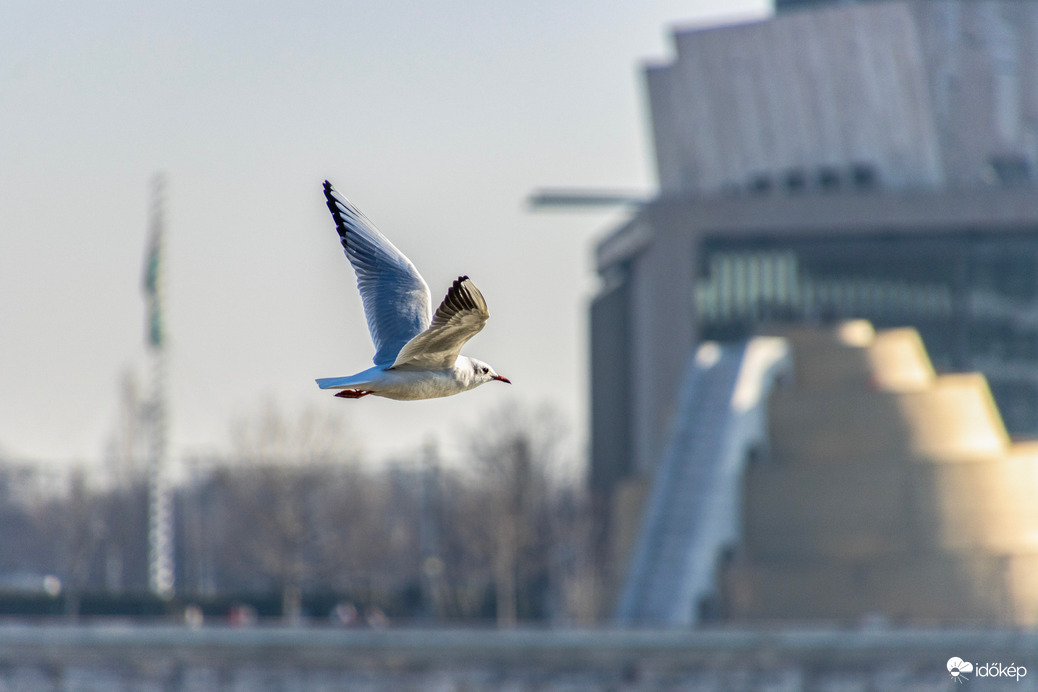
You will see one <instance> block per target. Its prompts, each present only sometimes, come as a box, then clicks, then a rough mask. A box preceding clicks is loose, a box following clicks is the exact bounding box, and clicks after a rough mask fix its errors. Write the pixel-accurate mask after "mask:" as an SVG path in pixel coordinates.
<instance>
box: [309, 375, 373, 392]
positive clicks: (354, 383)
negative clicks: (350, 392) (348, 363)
mask: <svg viewBox="0 0 1038 692" xmlns="http://www.w3.org/2000/svg"><path fill="white" fill-rule="evenodd" d="M370 382H371V378H369V377H365V376H361V375H350V376H349V377H321V378H318V379H317V386H318V387H320V388H321V389H351V388H356V387H359V386H361V385H365V384H368V383H370Z"/></svg>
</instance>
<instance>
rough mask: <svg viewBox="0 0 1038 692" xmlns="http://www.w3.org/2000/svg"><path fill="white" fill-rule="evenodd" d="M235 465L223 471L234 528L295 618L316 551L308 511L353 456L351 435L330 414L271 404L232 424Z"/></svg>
mask: <svg viewBox="0 0 1038 692" xmlns="http://www.w3.org/2000/svg"><path fill="white" fill-rule="evenodd" d="M233 441H234V442H233V444H234V459H235V468H233V469H232V470H231V471H229V472H228V473H227V474H225V475H224V477H223V478H224V480H225V481H226V483H227V489H228V490H229V491H230V492H231V493H232V494H233V496H234V498H235V505H234V506H235V509H236V511H238V512H239V515H238V517H237V519H238V521H244V522H246V523H247V525H248V526H249V527H250V528H251V530H249V531H243V532H240V533H237V535H238V536H239V537H240V539H241V540H242V541H243V542H244V545H242V546H241V547H242V548H244V552H245V555H246V556H247V559H248V560H249V561H250V562H252V564H253V565H254V566H255V567H256V568H257V569H259V570H260V571H261V572H263V573H265V574H267V575H269V576H271V577H273V579H274V580H275V581H276V582H277V584H278V586H279V588H280V590H281V596H282V613H283V614H284V617H285V618H286V619H287V620H291V621H294V620H297V619H298V618H299V616H300V613H301V603H302V591H303V587H304V585H305V582H306V580H307V579H309V578H311V577H312V575H313V572H314V571H315V570H314V568H313V560H312V559H311V558H312V554H313V553H315V552H318V548H317V545H316V540H315V538H316V537H315V531H314V522H313V517H314V513H315V512H316V511H317V508H318V507H319V506H320V505H322V504H323V501H322V498H320V497H319V496H320V495H322V494H323V492H324V491H325V489H326V488H327V486H328V485H329V483H330V482H332V483H334V481H335V479H336V477H337V476H339V475H343V474H344V472H345V470H346V469H347V468H348V467H350V466H352V465H354V464H355V463H356V462H357V461H358V460H359V456H360V454H359V451H358V449H357V445H356V438H355V437H354V436H353V435H352V434H351V432H350V431H349V430H348V429H347V428H345V426H344V424H343V421H342V420H341V419H339V418H336V417H331V416H321V415H320V414H318V413H317V412H316V410H314V409H308V410H306V411H304V412H302V413H301V414H300V415H299V416H298V417H296V418H294V419H290V418H288V417H286V416H285V415H284V414H283V413H282V412H281V411H280V410H279V409H278V408H277V407H276V406H275V405H274V404H273V403H268V404H267V405H266V407H265V408H264V410H263V411H262V412H261V413H260V414H259V415H258V416H254V417H251V418H242V419H238V421H236V422H235V424H234V427H233Z"/></svg>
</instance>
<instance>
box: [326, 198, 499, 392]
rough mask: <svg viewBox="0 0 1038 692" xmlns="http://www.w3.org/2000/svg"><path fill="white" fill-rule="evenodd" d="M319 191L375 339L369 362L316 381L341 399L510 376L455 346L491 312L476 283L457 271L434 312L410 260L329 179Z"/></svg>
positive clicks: (455, 387)
mask: <svg viewBox="0 0 1038 692" xmlns="http://www.w3.org/2000/svg"><path fill="white" fill-rule="evenodd" d="M324 196H325V198H326V199H327V200H328V209H329V210H330V211H331V212H332V218H334V219H335V227H336V229H337V230H338V231H339V238H341V239H342V246H343V248H344V249H345V250H346V257H348V258H349V260H350V264H352V265H353V270H354V271H355V272H356V273H357V288H359V289H360V297H361V300H362V301H363V302H364V315H365V316H366V317H367V320H368V331H370V332H371V340H372V341H374V342H375V359H374V360H375V367H373V368H368V369H367V370H365V371H364V372H359V373H357V374H356V375H350V376H348V377H323V378H321V379H319V380H317V384H318V386H319V387H320V388H321V389H338V390H340V391H339V392H338V393H337V394H336V395H335V396H338V397H342V398H344V399H359V398H361V397H362V396H367V395H368V394H374V395H375V396H383V397H386V398H387V399H404V400H409V399H433V398H435V397H441V396H451V395H452V394H460V393H461V392H464V391H466V390H469V389H474V388H476V387H478V386H479V385H481V384H483V383H485V382H490V381H491V380H497V381H498V382H507V383H509V384H511V381H510V380H509V379H508V378H507V377H502V376H501V375H498V374H497V373H496V372H494V369H493V368H492V367H490V366H489V365H487V364H486V363H484V362H483V361H481V360H476V359H475V358H469V357H468V356H463V355H461V347H462V346H464V345H465V342H466V341H468V340H469V339H471V338H472V337H474V336H475V335H476V334H478V333H479V331H480V330H481V329H483V325H484V324H486V322H487V319H488V318H489V317H490V313H489V312H487V303H486V301H485V300H483V294H481V293H480V292H479V289H478V288H476V284H474V283H472V280H471V279H469V277H467V276H460V277H458V279H457V280H456V281H455V282H454V283H453V284H452V285H451V287H450V288H449V289H447V296H446V297H445V298H444V299H443V302H442V303H440V307H438V308H436V313H435V314H434V313H433V311H432V303H431V297H430V295H429V286H428V284H426V283H425V279H423V278H422V275H421V274H419V273H418V270H417V269H415V268H414V264H412V263H411V260H409V259H407V257H405V256H404V253H402V252H400V251H399V250H397V249H396V246H394V245H393V243H391V242H389V240H388V239H387V238H386V237H385V236H384V235H382V234H381V233H379V231H378V229H377V228H375V224H373V223H371V221H369V220H368V217H366V216H364V214H362V213H361V211H360V210H359V209H357V207H355V206H353V204H352V203H351V202H350V201H349V200H348V199H346V198H345V197H342V196H340V195H339V194H338V193H337V192H336V191H335V190H334V189H333V188H332V184H331V183H329V182H328V181H327V180H326V181H324Z"/></svg>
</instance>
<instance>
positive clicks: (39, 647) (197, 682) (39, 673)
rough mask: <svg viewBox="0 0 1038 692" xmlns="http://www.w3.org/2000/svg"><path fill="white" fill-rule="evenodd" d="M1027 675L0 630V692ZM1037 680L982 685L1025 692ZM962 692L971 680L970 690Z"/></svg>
mask: <svg viewBox="0 0 1038 692" xmlns="http://www.w3.org/2000/svg"><path fill="white" fill-rule="evenodd" d="M951 656H959V657H961V658H963V659H965V660H968V661H971V662H975V664H976V665H980V664H982V663H985V662H991V663H995V662H999V663H1001V664H1002V665H1003V666H1009V665H1010V664H1011V663H1014V662H1015V663H1016V664H1017V665H1024V666H1029V665H1031V664H1032V662H1034V661H1038V637H1036V636H1035V634H1034V633H1033V632H1014V631H1000V630H988V631H976V630H973V631H957V630H940V631H935V630H905V631H896V630H894V631H875V630H874V631H848V630H836V629H814V630H803V629H801V630H766V631H751V630H738V629H730V630H723V631H713V632H711V631H705V632H689V631H670V632H666V631H664V632H660V631H655V632H652V631H605V630H601V631H586V630H576V631H573V630H549V631H543V630H529V631H526V630H517V631H509V632H495V631H493V630H449V629H448V630H442V629H429V630H387V631H356V630H353V631H350V630H334V629H303V628H254V629H246V630H229V629H223V628H202V629H196V630H192V629H187V628H184V627H163V626H152V627H129V626H94V627H62V626H38V625H37V626H12V625H5V626H0V689H5V690H16V691H17V692H59V691H66V690H77V691H79V692H88V691H89V692H95V691H96V692H137V691H139V690H164V691H166V692H189V691H191V692H193V691H196V690H197V691H199V692H203V691H204V692H232V691H233V692H289V691H291V692H304V691H305V692H317V691H328V692H331V691H332V690H372V691H374V690H392V691H393V692H411V691H414V692H419V691H422V692H424V691H425V690H468V691H469V692H482V691H484V690H486V691H489V690H533V689H536V690H543V691H544V692H555V691H562V690H567V691H570V692H572V691H573V690H625V691H627V692H641V691H643V690H644V691H649V690H651V691H652V692H658V691H660V690H716V691H717V692H721V691H722V690H723V691H724V692H750V691H754V690H765V689H766V690H772V691H773V692H836V691H845V690H848V689H855V690H858V689H868V690H875V691H876V692H888V691H889V692H895V691H896V692H902V691H903V690H939V689H950V687H949V686H950V685H954V682H953V681H952V679H951V678H950V676H949V675H948V671H947V668H946V663H947V661H948V659H949V657H951ZM1034 675H1038V671H1035V670H1028V671H1027V674H1026V676H1025V677H1023V678H1022V679H1021V680H1020V681H1019V682H1018V681H1017V680H1016V679H1015V678H1008V679H1006V678H1004V677H1003V678H1000V679H987V680H983V681H982V683H983V688H984V689H985V690H995V691H998V690H1019V689H1031V688H1032V685H1031V684H1029V683H1030V681H1031V680H1033V676H1034ZM970 682H971V684H980V682H975V681H974V680H971V681H970Z"/></svg>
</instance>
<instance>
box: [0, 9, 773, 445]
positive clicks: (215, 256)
mask: <svg viewBox="0 0 1038 692" xmlns="http://www.w3.org/2000/svg"><path fill="white" fill-rule="evenodd" d="M768 4H769V3H767V2H764V1H762V0H739V1H733V2H723V1H720V0H715V1H708V0H702V1H692V0H689V1H686V2H677V1H659V2H618V1H615V0H607V1H605V2H601V1H600V2H590V1H589V0H579V1H574V2H563V3H560V2H557V1H556V2H542V1H540V0H535V1H533V2H525V3H488V2H486V1H485V0H479V1H476V0H455V1H454V2H451V3H435V4H433V3H422V2H414V1H413V0H410V1H409V2H399V1H397V0H390V1H383V2H313V3H295V4H284V3H270V2H260V3H256V2H249V3H244V2H237V1H234V2H216V3H214V2H209V1H206V2H198V1H196V0H191V1H188V2H179V3H155V2H147V3H141V2H127V1H124V0H115V1H112V2H103V3H77V2H52V1H49V0H42V1H41V2H32V3H14V4H12V3H8V6H7V7H5V8H4V9H2V10H0V238H2V239H3V240H2V243H3V245H2V248H3V252H2V253H0V456H6V457H11V458H16V459H20V460H32V459H40V460H45V461H57V462H63V461H71V460H93V459H100V458H101V457H102V455H103V452H104V447H105V441H106V439H108V438H109V437H110V435H111V433H112V431H113V430H114V428H115V426H116V420H117V416H118V410H119V403H118V401H119V381H120V378H121V374H122V372H123V371H124V370H126V369H132V370H134V371H135V372H137V373H138V375H139V378H140V379H141V381H142V384H143V383H147V381H148V370H147V359H146V353H145V346H144V317H145V311H144V302H143V297H142V293H141V272H142V266H141V265H142V260H143V257H144V250H145V243H146V233H147V221H148V202H149V200H148V194H149V189H150V181H151V179H152V177H153V176H154V174H155V173H157V172H160V171H161V172H163V173H164V174H165V175H166V177H167V181H168V200H167V207H168V214H167V235H166V248H167V254H166V257H165V259H166V265H165V266H166V286H167V289H168V310H167V320H166V322H167V328H168V335H169V348H170V408H171V428H170V435H171V443H172V450H173V454H174V455H175V456H180V455H185V454H186V455H192V454H204V453H210V452H220V451H222V450H225V449H227V447H228V444H229V437H230V433H229V430H230V425H231V421H232V420H233V419H234V418H236V417H242V416H248V415H249V414H250V412H256V411H259V410H260V408H261V407H262V405H263V403H264V402H265V401H267V400H274V401H276V402H278V404H279V406H280V407H281V408H282V409H283V410H285V411H286V412H289V413H291V412H293V411H298V410H302V409H304V408H306V407H310V406H313V407H316V408H317V410H318V411H321V412H329V411H331V412H341V414H342V416H343V421H344V424H343V429H344V431H346V430H348V431H350V434H352V435H355V436H356V437H357V444H358V445H359V446H360V447H362V448H363V449H364V450H365V452H366V454H367V456H368V457H370V458H387V457H390V456H393V455H404V454H410V453H412V452H413V451H414V450H415V449H416V448H417V447H418V446H420V445H421V443H422V441H423V440H425V439H428V438H430V437H432V438H435V439H437V440H438V441H439V442H440V444H441V446H443V447H444V448H445V449H446V450H447V452H448V453H449V450H450V446H451V444H452V440H453V439H454V437H455V436H456V435H455V433H456V432H457V431H458V430H459V429H462V428H464V427H467V426H470V425H472V424H473V423H474V422H476V421H479V420H480V418H481V416H482V415H483V414H484V413H485V412H486V411H487V410H488V409H491V408H494V407H496V406H497V405H498V404H500V403H501V402H504V401H506V400H510V399H517V400H519V401H520V402H529V403H531V404H540V403H544V402H550V403H552V404H553V405H555V406H556V407H558V408H559V409H560V410H561V411H562V412H563V414H564V415H565V416H567V417H568V419H569V424H570V426H571V428H572V430H573V441H574V444H575V445H577V446H582V445H583V444H584V443H585V441H586V436H587V432H586V426H587V396H588V395H587V376H588V372H587V371H588V361H587V328H586V327H587V320H588V317H587V308H588V302H589V300H590V298H591V296H592V295H594V291H595V285H596V278H595V275H594V271H593V265H592V261H591V256H592V250H593V247H594V242H595V240H596V238H599V237H601V235H602V234H604V233H606V232H608V231H609V230H610V229H612V228H614V227H615V226H616V224H617V223H618V221H619V220H620V217H618V216H616V215H615V214H603V213H594V214H574V213H564V214H545V213H530V212H529V211H527V209H526V208H525V206H524V203H523V201H524V198H525V196H526V195H527V194H528V193H529V192H530V191H531V190H533V189H534V188H539V187H544V186H580V187H585V186H586V187H608V188H624V189H627V188H630V189H642V190H651V189H653V188H654V187H655V172H654V164H653V157H652V144H651V138H650V135H649V124H648V119H647V105H646V101H645V96H644V89H643V82H642V74H641V70H642V67H643V66H644V64H645V63H646V62H651V61H654V60H660V59H666V58H668V57H669V56H670V55H671V41H670V38H671V32H672V30H673V29H674V27H676V26H683V25H688V24H710V23H716V22H718V21H720V20H722V19H730V18H732V17H745V16H747V15H754V14H756V15H761V14H762V13H764V12H766V11H770V9H766V7H767V6H768ZM325 178H328V179H330V180H331V181H332V182H333V184H334V185H335V186H336V188H337V189H339V190H340V191H341V192H343V193H344V194H345V195H347V196H349V197H350V199H351V200H353V202H354V203H356V204H357V205H358V206H359V207H360V208H361V209H362V210H363V211H364V212H365V213H366V214H367V216H368V217H369V218H371V219H372V220H373V221H374V223H375V224H376V225H377V226H378V227H379V228H380V229H381V230H382V231H383V233H385V234H386V235H387V236H388V237H389V238H390V239H391V240H392V241H393V242H394V243H395V244H396V245H397V247H399V248H400V249H401V250H402V251H403V252H404V253H405V254H407V255H408V256H409V257H410V258H411V259H412V261H413V262H414V263H415V265H416V266H417V267H418V269H419V271H421V272H422V274H423V275H424V276H425V279H426V281H427V282H428V283H429V286H430V289H431V290H432V293H433V301H434V303H438V302H439V300H440V299H441V298H442V297H443V295H444V293H445V292H446V289H447V287H448V286H449V285H450V282H451V281H452V280H453V279H454V278H456V277H457V276H459V275H461V274H468V275H469V276H470V277H472V279H473V281H474V282H475V283H476V285H477V286H479V288H480V289H481V291H482V292H483V295H484V296H485V297H486V300H487V303H488V305H489V307H490V311H491V319H490V321H489V322H488V323H487V326H486V328H485V329H484V331H483V332H482V333H481V334H479V335H478V336H477V337H476V338H474V339H473V340H472V341H471V342H470V343H469V345H468V347H467V348H466V349H465V352H466V353H467V354H468V355H471V356H474V357H477V358H479V359H481V360H484V361H487V362H489V363H491V364H492V365H493V366H494V367H495V369H496V370H497V371H498V372H500V373H502V374H504V375H506V376H508V377H509V378H511V380H512V382H513V383H514V384H513V385H512V386H511V387H508V386H507V385H503V384H498V383H490V384H488V385H485V386H483V387H481V388H479V389H477V390H475V391H473V392H468V393H466V394H463V395H461V396H457V397H453V398H450V399H439V400H431V401H421V402H396V401H389V400H384V399H378V398H375V397H367V398H364V399H361V400H357V401H343V400H340V399H335V398H334V397H332V396H331V395H330V394H328V393H327V392H321V391H319V390H318V389H317V387H316V385H315V384H314V378H315V377H326V376H336V375H349V374H352V373H354V372H358V371H360V370H363V369H366V368H368V367H370V365H371V357H372V355H373V347H372V345H371V340H370V337H369V336H368V332H367V327H366V324H365V321H364V315H363V309H362V306H361V302H360V299H359V296H358V294H357V290H356V280H355V277H354V275H353V272H352V269H351V268H350V267H349V264H348V262H347V260H346V258H345V257H344V255H343V253H342V250H341V247H340V245H339V242H338V238H337V236H336V234H335V229H334V225H333V223H332V221H331V218H330V216H329V214H328V211H327V209H326V208H325V206H324V201H323V197H322V194H321V182H322V181H323V180H324V179H325Z"/></svg>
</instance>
